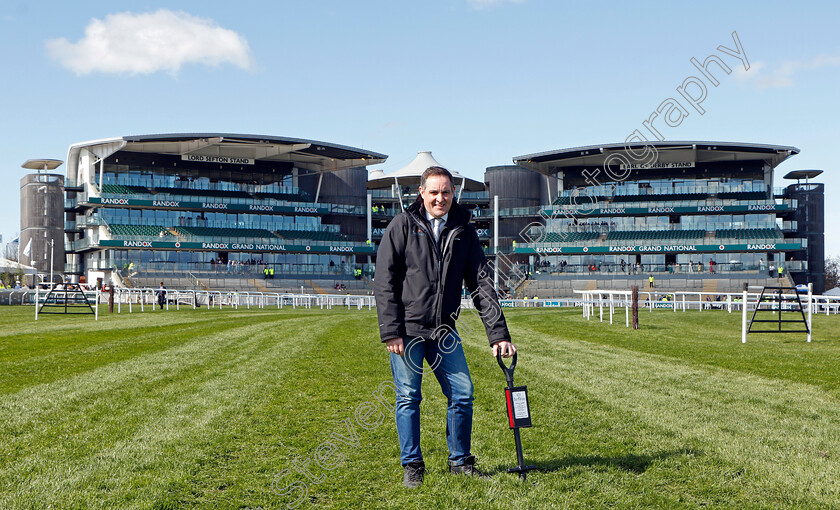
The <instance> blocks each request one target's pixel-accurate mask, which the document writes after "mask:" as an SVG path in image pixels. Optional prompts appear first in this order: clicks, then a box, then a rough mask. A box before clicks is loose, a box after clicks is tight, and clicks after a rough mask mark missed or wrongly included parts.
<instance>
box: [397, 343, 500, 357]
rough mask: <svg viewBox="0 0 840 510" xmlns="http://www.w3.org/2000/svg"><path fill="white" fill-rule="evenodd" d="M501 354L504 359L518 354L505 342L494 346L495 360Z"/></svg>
mask: <svg viewBox="0 0 840 510" xmlns="http://www.w3.org/2000/svg"><path fill="white" fill-rule="evenodd" d="M400 340H402V339H400ZM499 353H502V357H503V358H510V357H511V356H513V355H514V354H516V346H515V345H513V344H512V343H511V342H507V341H505V340H502V341H501V342H497V343H495V344H493V357H494V358H495V357H496V356H498V355H499Z"/></svg>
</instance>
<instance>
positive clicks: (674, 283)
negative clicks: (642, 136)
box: [488, 142, 823, 297]
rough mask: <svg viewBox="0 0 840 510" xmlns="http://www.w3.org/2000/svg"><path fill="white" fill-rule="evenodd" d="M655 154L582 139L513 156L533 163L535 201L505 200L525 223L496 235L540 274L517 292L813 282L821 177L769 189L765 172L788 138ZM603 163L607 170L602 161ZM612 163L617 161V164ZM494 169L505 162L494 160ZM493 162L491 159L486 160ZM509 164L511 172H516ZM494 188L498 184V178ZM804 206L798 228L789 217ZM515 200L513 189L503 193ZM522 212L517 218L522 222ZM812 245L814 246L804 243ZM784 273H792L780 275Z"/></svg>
mask: <svg viewBox="0 0 840 510" xmlns="http://www.w3.org/2000/svg"><path fill="white" fill-rule="evenodd" d="M651 145H653V147H654V148H655V149H656V151H655V152H656V153H657V154H656V158H655V159H654V160H650V161H646V162H642V163H633V162H634V161H636V159H635V158H631V157H630V156H631V154H629V153H628V152H627V151H628V149H629V150H633V151H635V153H636V154H641V153H643V152H644V150H645V146H644V145H638V146H632V145H631V146H628V147H625V145H624V144H608V145H593V146H587V147H577V148H571V149H562V150H556V151H550V152H543V153H539V154H530V155H525V156H520V157H516V158H514V163H515V164H516V166H515V167H509V168H511V170H513V169H521V168H526V169H530V170H532V171H534V172H537V173H538V174H540V175H541V176H542V179H534V183H535V185H538V186H539V187H540V188H541V189H540V192H539V193H536V192H535V193H534V195H535V196H536V195H539V196H548V197H550V200H549V201H546V202H544V203H543V204H542V205H541V207H538V208H534V207H520V208H511V209H507V210H504V211H502V212H501V216H502V217H503V218H505V220H507V221H510V220H512V219H514V218H518V219H519V221H520V224H522V223H523V222H525V224H526V225H528V227H527V228H524V229H522V230H520V232H519V233H517V234H513V235H511V232H507V234H508V237H506V238H505V239H500V245H501V246H503V247H505V248H506V249H508V250H509V251H510V252H511V253H512V254H514V255H518V256H520V257H527V258H528V260H527V262H528V266H529V268H531V269H532V270H533V271H539V273H540V277H538V278H535V280H543V282H541V283H535V282H532V283H531V284H530V289H532V290H528V291H527V292H526V295H530V294H532V293H534V294H537V295H543V294H544V295H545V296H544V297H548V296H557V295H569V294H571V292H572V291H573V290H574V289H586V288H589V289H593V288H622V289H626V288H628V280H631V281H634V282H635V283H637V284H639V285H640V286H641V287H647V286H648V281H649V277H650V276H654V277H655V279H656V282H657V287H658V288H660V289H662V288H664V289H670V290H692V289H693V290H698V291H700V290H702V291H705V292H717V291H721V292H723V291H737V290H740V289H741V288H742V286H743V284H744V283H747V284H754V285H761V284H765V283H766V282H767V280H769V279H770V278H771V277H773V278H774V279H778V278H779V273H778V269H779V267H781V268H782V273H781V275H782V277H783V278H784V279H785V281H787V282H790V283H792V281H796V282H805V281H812V282H814V283H815V291H816V292H822V290H823V289H822V288H821V286H822V283H821V282H822V279H821V277H819V275H818V274H816V273H815V272H814V271H811V270H809V268H815V266H819V267H816V271H817V272H820V271H821V268H822V264H823V261H822V260H819V261H818V262H817V261H816V260H814V257H821V254H822V243H823V239H822V237H821V235H822V225H823V223H822V221H823V220H822V214H823V212H822V187H821V186H822V185H809V186H808V188H807V190H806V189H804V188H803V187H802V186H797V185H793V186H789V187H788V188H786V189H784V190H774V188H773V170H774V169H775V168H776V167H777V166H778V165H779V164H780V163H782V162H783V161H785V160H786V159H788V158H789V157H791V156H793V155H796V154H798V153H799V150H798V149H797V148H795V147H784V146H775V145H759V144H743V143H718V142H655V143H652V144H651ZM608 161H610V162H611V166H610V171H609V172H608V171H607V170H606V168H605V167H604V165H605V163H606V162H608ZM620 161H625V162H627V163H626V164H620V163H619V162H620ZM503 168H504V167H503ZM490 171H494V172H498V171H499V167H494V168H491V169H488V172H490ZM517 171H519V170H517ZM498 192H499V193H500V194H505V193H506V189H505V188H504V187H502V188H499V191H498ZM806 194H808V195H807V196H809V197H810V200H809V203H811V205H810V206H809V208H808V210H807V214H808V215H809V216H808V217H809V218H810V221H811V223H809V232H810V234H808V235H803V234H802V233H801V232H802V231H801V229H800V228H799V227H800V226H804V225H803V220H802V219H797V218H803V217H804V216H803V215H804V214H805V213H806V211H803V207H804V204H803V203H802V201H803V198H804V197H805V195H806ZM506 198H515V197H506ZM526 220H527V221H526ZM815 243H816V244H819V246H815ZM790 278H792V280H790Z"/></svg>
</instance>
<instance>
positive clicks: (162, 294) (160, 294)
mask: <svg viewBox="0 0 840 510" xmlns="http://www.w3.org/2000/svg"><path fill="white" fill-rule="evenodd" d="M157 302H158V305H159V306H160V309H161V310H163V305H164V304H166V287H164V286H163V282H160V287H158V290H157ZM152 308H154V306H152Z"/></svg>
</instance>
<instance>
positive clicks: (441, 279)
mask: <svg viewBox="0 0 840 510" xmlns="http://www.w3.org/2000/svg"><path fill="white" fill-rule="evenodd" d="M462 230H464V227H460V226H458V227H455V228H453V229H452V230H450V231H449V232H448V233H447V236H446V239H445V240H444V243H443V248H441V249H438V248H437V245H435V248H436V249H438V250H439V252H438V288H437V293H436V294H437V302H436V303H435V319H437V320H436V324H435V328H436V329H437V328H439V327H440V325H441V323H442V322H443V318H442V317H441V309H442V308H443V284H444V277H445V275H444V274H443V259H444V258H445V256H446V253H447V252H448V250H449V247H450V246H451V245H452V239H454V238H455V236H456V235H458V234H460V233H461V231H462Z"/></svg>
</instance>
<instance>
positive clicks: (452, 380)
mask: <svg viewBox="0 0 840 510" xmlns="http://www.w3.org/2000/svg"><path fill="white" fill-rule="evenodd" d="M403 344H404V348H405V352H404V353H403V355H402V356H398V355H396V354H393V353H391V373H392V374H393V376H394V384H395V385H396V387H397V401H396V412H395V414H396V419H397V434H398V435H399V438H400V462H401V463H402V465H403V466H404V465H406V464H408V463H409V462H422V461H423V453H422V452H421V451H420V401H421V400H422V399H423V396H422V394H421V391H420V384H421V382H422V381H423V373H424V372H425V373H428V372H430V371H431V372H433V373H434V374H435V377H436V378H437V380H438V382H439V383H440V389H441V391H443V394H444V396H445V397H446V399H447V402H448V404H449V405H448V408H447V410H446V446H447V447H449V461H450V462H451V463H452V464H453V465H460V464H463V463H464V459H466V458H467V457H469V456H470V455H471V454H470V442H471V438H472V417H473V407H472V403H473V384H472V379H470V370H469V368H468V367H467V360H466V358H465V357H464V349H463V347H462V346H461V339H460V338H459V337H458V334H457V333H455V332H450V333H449V334H447V335H446V336H445V337H444V338H442V339H441V340H424V339H422V338H414V339H411V340H409V341H406V340H405V339H403ZM423 359H425V360H426V361H427V362H428V363H429V366H428V367H426V368H425V370H424V367H423Z"/></svg>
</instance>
